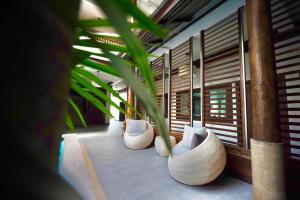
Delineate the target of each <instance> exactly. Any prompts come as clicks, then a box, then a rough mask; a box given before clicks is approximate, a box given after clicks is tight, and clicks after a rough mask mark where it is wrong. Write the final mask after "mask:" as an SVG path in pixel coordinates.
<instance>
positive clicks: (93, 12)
mask: <svg viewBox="0 0 300 200" xmlns="http://www.w3.org/2000/svg"><path fill="white" fill-rule="evenodd" d="M163 1H165V0H137V5H138V6H139V7H140V9H141V10H143V11H144V12H145V13H146V14H147V15H151V14H152V13H153V12H154V11H155V10H156V9H157V8H158V7H159V5H160V4H161V3H162V2H163ZM97 18H106V16H105V14H104V13H103V11H102V10H101V9H100V8H99V7H98V6H96V5H95V3H93V1H92V0H81V2H80V9H79V19H80V20H85V19H97ZM93 31H94V32H95V33H98V34H106V35H117V33H116V31H115V30H114V29H113V28H109V27H108V28H107V27H105V28H94V29H93ZM74 47H75V48H79V49H80V48H82V49H86V48H83V47H80V46H74ZM86 50H87V49H86ZM88 51H91V52H93V51H99V50H96V49H92V48H90V49H89V50H88ZM98 53H99V52H98ZM96 59H97V58H96ZM86 69H87V70H89V71H90V72H92V73H93V74H94V75H96V76H98V77H99V78H101V79H102V80H103V81H105V82H107V83H112V85H113V87H114V89H116V90H121V89H123V88H124V87H126V84H125V83H124V81H122V80H121V79H120V78H118V77H115V76H112V75H110V74H107V73H104V72H101V71H98V70H94V69H90V68H86Z"/></svg>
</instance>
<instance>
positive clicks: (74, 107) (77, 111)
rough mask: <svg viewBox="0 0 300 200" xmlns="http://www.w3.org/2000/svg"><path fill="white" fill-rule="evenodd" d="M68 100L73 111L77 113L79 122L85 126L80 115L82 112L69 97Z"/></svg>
mask: <svg viewBox="0 0 300 200" xmlns="http://www.w3.org/2000/svg"><path fill="white" fill-rule="evenodd" d="M68 102H69V105H70V106H71V107H72V108H73V109H74V111H75V112H76V114H77V115H78V117H79V119H80V121H81V123H82V124H83V126H84V127H86V123H85V120H84V117H83V116H82V114H81V112H80V110H79V108H78V107H77V105H76V103H75V102H74V101H73V100H72V99H71V98H69V99H68Z"/></svg>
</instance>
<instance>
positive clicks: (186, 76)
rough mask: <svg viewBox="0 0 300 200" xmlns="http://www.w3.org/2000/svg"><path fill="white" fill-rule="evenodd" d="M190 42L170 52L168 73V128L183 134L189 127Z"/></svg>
mask: <svg viewBox="0 0 300 200" xmlns="http://www.w3.org/2000/svg"><path fill="white" fill-rule="evenodd" d="M190 56H191V55H190V41H186V42H184V43H182V44H180V45H179V46H177V47H176V48H174V49H172V50H170V69H169V70H170V71H169V98H170V99H169V128H170V131H171V132H183V131H184V125H185V124H187V125H191V106H192V105H191V79H192V71H191V70H192V69H191V58H190Z"/></svg>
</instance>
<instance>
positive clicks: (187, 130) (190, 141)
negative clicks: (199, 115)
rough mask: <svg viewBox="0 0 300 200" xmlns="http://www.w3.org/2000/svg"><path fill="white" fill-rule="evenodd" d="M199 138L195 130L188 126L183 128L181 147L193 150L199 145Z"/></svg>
mask: <svg viewBox="0 0 300 200" xmlns="http://www.w3.org/2000/svg"><path fill="white" fill-rule="evenodd" d="M199 143H200V142H199V138H198V135H197V130H196V129H195V128H193V127H190V126H188V125H185V126H184V133H183V137H182V145H183V146H184V147H186V148H188V149H193V148H195V147H196V146H198V145H199Z"/></svg>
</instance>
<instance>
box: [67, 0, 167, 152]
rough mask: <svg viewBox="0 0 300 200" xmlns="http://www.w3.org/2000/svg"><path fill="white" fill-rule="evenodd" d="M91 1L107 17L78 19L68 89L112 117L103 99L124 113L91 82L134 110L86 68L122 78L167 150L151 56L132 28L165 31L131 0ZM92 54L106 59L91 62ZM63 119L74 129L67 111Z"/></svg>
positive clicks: (159, 33)
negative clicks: (101, 30)
mask: <svg viewBox="0 0 300 200" xmlns="http://www.w3.org/2000/svg"><path fill="white" fill-rule="evenodd" d="M94 2H95V3H96V4H97V5H98V6H99V7H100V8H101V10H102V11H103V12H104V13H105V15H106V16H107V19H95V20H81V21H79V23H78V24H79V27H78V30H77V31H76V33H75V43H74V45H77V46H74V53H75V57H74V67H73V69H72V76H71V84H70V88H71V89H72V90H74V91H75V92H76V93H77V94H79V95H80V96H82V97H83V98H84V99H86V100H87V101H88V102H90V103H91V104H93V105H94V106H95V107H97V109H99V110H100V111H102V112H103V113H105V114H106V115H108V116H110V117H112V115H111V113H110V112H109V110H108V109H107V108H106V106H105V105H104V104H103V103H102V102H103V101H104V102H106V103H108V104H110V105H111V106H114V107H115V108H116V109H118V110H119V111H120V112H121V113H124V114H126V112H125V110H123V109H122V108H121V107H120V106H118V105H116V104H115V103H114V102H113V101H112V100H111V99H110V98H108V97H107V95H106V94H105V92H102V91H100V90H99V89H98V88H97V87H95V86H94V85H93V84H91V82H92V81H93V83H95V84H96V85H98V86H99V87H101V89H103V90H104V91H106V92H108V93H110V94H111V95H113V96H115V97H116V98H118V99H119V100H120V101H121V102H123V103H124V104H125V105H126V106H127V107H129V108H131V109H133V110H134V108H133V107H132V106H131V105H129V104H128V103H127V101H126V100H124V99H123V98H122V97H120V96H119V94H118V93H117V92H115V91H114V90H113V89H112V88H111V87H110V86H109V85H107V84H106V83H105V82H104V81H102V80H101V79H100V78H99V77H97V76H95V75H94V74H93V73H91V72H89V71H88V70H86V69H88V68H91V69H95V70H98V71H101V72H105V73H107V74H110V75H113V76H116V77H120V78H122V79H124V80H125V81H126V82H127V84H128V85H129V86H130V87H131V88H132V89H133V90H134V92H135V94H136V96H137V97H138V98H139V99H140V100H141V102H142V103H143V104H144V106H145V108H146V110H147V113H148V115H149V116H150V117H151V119H153V121H154V122H155V123H156V126H157V128H158V130H159V132H160V134H161V136H162V137H163V139H164V140H165V142H166V145H167V148H168V149H169V151H170V150H171V145H170V140H169V137H168V131H167V127H166V124H165V120H164V117H163V115H162V113H161V111H160V109H159V106H158V105H157V103H156V99H155V97H154V96H155V95H153V94H155V93H156V88H155V85H154V79H153V73H152V70H151V68H150V64H149V62H148V59H149V57H150V56H151V55H150V54H149V53H148V52H146V51H145V49H144V46H143V44H142V42H141V41H140V40H139V39H138V37H137V36H136V33H134V32H133V29H139V30H142V29H145V30H148V31H150V32H152V33H154V34H156V35H157V36H164V35H165V34H166V32H165V31H164V30H163V29H161V28H160V27H159V26H158V25H157V24H156V23H154V22H153V21H152V20H151V19H150V18H149V17H147V16H146V15H145V14H144V13H143V12H142V11H140V10H139V9H138V8H137V7H136V6H135V5H133V4H132V3H131V1H130V0H95V1H94ZM129 17H132V18H134V19H135V22H134V23H129V22H128V20H127V19H128V18H129ZM95 27H112V28H113V29H114V30H116V31H117V33H118V34H119V36H104V35H99V34H96V33H95V32H93V28H95ZM79 47H89V48H96V49H97V51H89V50H83V49H80V48H79ZM116 53H117V54H116ZM121 54H127V55H128V56H127V58H128V57H130V61H129V60H125V59H124V57H121V56H119V55H121ZM92 55H94V56H100V57H102V58H105V59H107V60H108V61H106V62H97V61H94V60H92V59H90V57H91V56H92ZM83 66H84V67H83ZM133 67H137V68H139V69H140V71H141V73H142V75H143V77H144V78H145V83H142V82H141V81H139V80H138V79H137V78H136V77H135V75H134V73H133V72H132V68H133ZM149 91H150V93H149ZM100 99H101V100H100ZM69 104H70V106H71V107H72V108H73V109H74V110H75V112H76V113H77V115H78V116H79V118H80V119H81V122H82V123H83V124H84V125H85V122H84V119H83V117H82V115H80V110H79V109H78V108H77V106H76V105H75V103H74V102H73V101H69ZM74 105H75V106H74ZM65 121H66V124H67V126H68V127H69V128H74V125H73V123H72V120H71V117H70V115H69V113H67V114H66V118H65Z"/></svg>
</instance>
